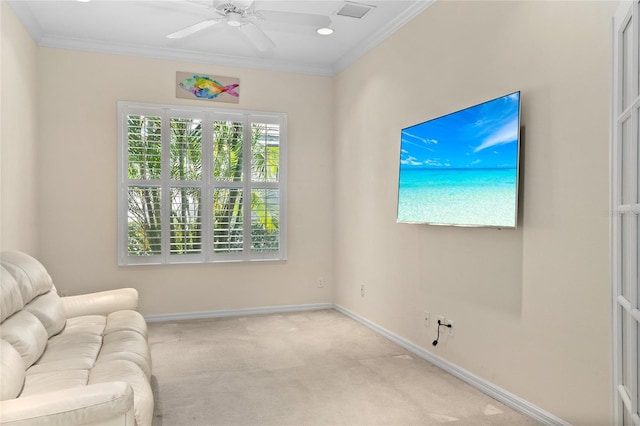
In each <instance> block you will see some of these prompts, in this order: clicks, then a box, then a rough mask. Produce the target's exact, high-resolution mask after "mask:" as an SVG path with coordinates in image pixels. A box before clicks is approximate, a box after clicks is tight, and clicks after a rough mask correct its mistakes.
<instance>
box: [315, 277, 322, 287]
mask: <svg viewBox="0 0 640 426" xmlns="http://www.w3.org/2000/svg"><path fill="white" fill-rule="evenodd" d="M316 285H317V286H318V288H322V287H324V277H318V279H317V280H316Z"/></svg>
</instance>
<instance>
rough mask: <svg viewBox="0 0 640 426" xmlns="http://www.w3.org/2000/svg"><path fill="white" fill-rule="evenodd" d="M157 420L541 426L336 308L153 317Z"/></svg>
mask: <svg viewBox="0 0 640 426" xmlns="http://www.w3.org/2000/svg"><path fill="white" fill-rule="evenodd" d="M149 341H150V344H151V354H152V357H153V375H154V377H153V381H152V385H153V388H154V395H155V398H156V405H155V412H154V420H153V425H154V426H173V425H203V426H204V425H251V426H258V425H291V426H294V425H295V426H307V425H308V426H330V425H353V426H357V425H362V426H369V425H397V426H403V425H441V424H445V423H448V424H451V425H456V424H457V425H509V426H511V425H535V424H536V422H534V421H533V420H531V419H529V418H527V417H524V416H522V415H520V414H519V413H517V412H515V411H513V410H511V409H510V408H508V407H506V406H504V405H503V404H501V403H499V402H498V401H496V400H494V399H492V398H490V397H488V396H486V395H484V394H482V393H480V392H479V391H477V390H475V389H474V388H472V387H471V386H469V385H467V384H465V383H463V382H462V381H460V380H458V379H457V378H455V377H453V376H451V375H449V374H448V373H445V372H444V371H442V370H440V369H439V368H437V367H435V366H433V365H431V364H430V363H428V362H427V361H425V360H423V359H421V358H419V357H417V356H415V355H413V354H411V353H409V352H407V351H406V350H404V349H403V348H401V347H400V346H398V345H396V344H394V343H392V342H391V341H389V340H387V339H386V338H384V337H382V336H380V335H378V334H377V333H375V332H373V331H371V330H370V329H368V328H367V327H365V326H363V325H362V324H360V323H358V322H356V321H354V320H352V319H350V318H348V317H346V316H344V315H342V314H341V313H339V312H337V311H334V310H323V311H311V312H298V313H287V314H278V315H265V316H247V317H236V318H219V319H207V320H196V321H181V322H165V323H151V324H149Z"/></svg>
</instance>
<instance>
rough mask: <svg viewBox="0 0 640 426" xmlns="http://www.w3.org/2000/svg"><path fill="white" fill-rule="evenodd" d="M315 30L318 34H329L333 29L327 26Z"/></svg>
mask: <svg viewBox="0 0 640 426" xmlns="http://www.w3.org/2000/svg"><path fill="white" fill-rule="evenodd" d="M316 32H317V33H318V34H320V35H331V34H333V30H332V29H331V28H329V27H323V28H318V29H317V30H316Z"/></svg>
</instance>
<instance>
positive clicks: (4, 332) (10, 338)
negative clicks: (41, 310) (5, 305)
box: [0, 310, 48, 368]
mask: <svg viewBox="0 0 640 426" xmlns="http://www.w3.org/2000/svg"><path fill="white" fill-rule="evenodd" d="M0 337H2V339H4V340H6V341H7V342H9V343H11V346H13V347H14V348H15V349H16V350H17V351H18V353H19V354H20V356H21V357H22V361H24V367H25V368H29V367H31V365H32V364H33V363H34V362H36V360H37V359H38V358H40V355H42V353H43V352H44V348H45V346H47V338H48V336H47V330H46V329H45V328H44V325H42V323H41V322H40V321H39V320H38V318H36V317H35V315H33V314H32V313H31V312H28V311H25V310H22V311H18V312H16V313H15V314H13V315H11V316H10V317H9V318H7V319H6V320H5V321H4V322H3V323H2V327H0Z"/></svg>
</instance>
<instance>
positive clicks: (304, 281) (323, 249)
mask: <svg viewBox="0 0 640 426" xmlns="http://www.w3.org/2000/svg"><path fill="white" fill-rule="evenodd" d="M40 64H41V69H42V70H43V71H42V72H41V73H40V93H41V102H42V108H41V112H42V121H41V126H40V129H41V134H42V137H41V145H40V150H39V152H40V155H41V162H40V172H41V179H40V185H41V192H40V203H41V218H40V222H39V223H40V229H41V234H42V238H41V242H42V243H41V247H40V249H41V252H42V261H43V262H44V263H45V265H46V266H47V267H48V268H49V269H50V272H51V274H52V276H53V277H54V279H55V282H56V284H57V286H58V287H59V289H61V290H62V291H68V292H69V293H71V294H75V293H81V292H87V291H91V290H98V289H103V288H111V287H117V286H122V285H127V286H134V287H136V288H137V289H138V290H139V291H140V296H141V297H140V301H141V302H140V303H141V311H142V312H143V313H144V314H147V315H148V314H166V313H186V312H197V311H211V310H219V309H239V308H252V307H264V306H276V305H292V304H308V303H321V302H331V301H332V273H333V265H332V255H331V249H332V234H331V232H327V230H331V229H332V226H333V224H332V217H333V216H332V208H333V202H332V180H331V175H332V164H331V158H332V152H333V151H332V143H333V142H332V141H333V139H332V137H333V133H332V127H333V126H332V115H331V108H330V107H331V105H332V103H333V95H332V80H331V78H329V77H316V76H306V75H299V74H287V73H279V72H267V71H256V70H250V69H233V68H225V67H217V66H212V65H203V64H194V63H179V62H171V61H165V60H155V59H147V58H134V57H130V56H116V55H106V54H95V53H87V52H78V51H70V50H62V49H50V48H41V50H40ZM176 71H188V72H198V73H208V74H214V75H223V76H234V77H239V78H240V82H241V85H242V91H241V100H240V104H239V105H233V106H231V105H230V104H217V103H212V102H206V101H198V100H184V99H176V97H175V85H174V84H175V83H174V82H175V73H176ZM310 99H311V100H313V102H309V100H310ZM119 100H132V101H137V102H153V103H171V104H185V105H204V106H207V107H212V106H216V107H229V108H234V107H235V108H242V109H249V110H258V111H277V112H285V113H287V114H288V122H289V126H288V177H289V179H288V198H289V203H288V215H289V224H288V253H289V255H288V260H287V261H286V262H278V263H254V264H240V263H237V264H208V265H181V266H137V267H118V266H116V226H117V225H116V193H117V192H116V130H117V129H116V124H117V123H116V121H117V120H116V103H117V101H119ZM319 276H323V277H324V279H325V282H326V285H325V287H324V288H317V286H316V278H317V277H319Z"/></svg>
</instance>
